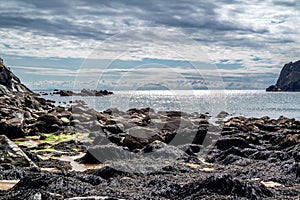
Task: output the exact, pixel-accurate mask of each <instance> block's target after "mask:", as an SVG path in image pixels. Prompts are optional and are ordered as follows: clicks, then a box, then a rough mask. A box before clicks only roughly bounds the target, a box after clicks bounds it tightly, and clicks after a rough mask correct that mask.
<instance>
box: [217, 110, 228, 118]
mask: <svg viewBox="0 0 300 200" xmlns="http://www.w3.org/2000/svg"><path fill="white" fill-rule="evenodd" d="M228 115H229V113H227V112H225V111H221V112H220V113H219V114H217V116H216V118H225V117H227V116H228Z"/></svg>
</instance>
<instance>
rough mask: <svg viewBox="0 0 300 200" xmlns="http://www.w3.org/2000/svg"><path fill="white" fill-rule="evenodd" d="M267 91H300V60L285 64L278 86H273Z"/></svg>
mask: <svg viewBox="0 0 300 200" xmlns="http://www.w3.org/2000/svg"><path fill="white" fill-rule="evenodd" d="M266 90H267V91H274V92H275V91H300V60H299V61H297V62H294V63H293V62H290V63H288V64H285V65H284V67H283V69H282V70H281V72H280V76H279V78H278V80H277V83H276V85H271V86H270V87H268V88H267V89H266Z"/></svg>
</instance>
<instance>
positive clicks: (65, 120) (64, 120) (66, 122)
mask: <svg viewBox="0 0 300 200" xmlns="http://www.w3.org/2000/svg"><path fill="white" fill-rule="evenodd" d="M60 120H61V121H62V122H63V123H64V124H69V123H70V120H69V119H68V118H66V117H62V118H60Z"/></svg>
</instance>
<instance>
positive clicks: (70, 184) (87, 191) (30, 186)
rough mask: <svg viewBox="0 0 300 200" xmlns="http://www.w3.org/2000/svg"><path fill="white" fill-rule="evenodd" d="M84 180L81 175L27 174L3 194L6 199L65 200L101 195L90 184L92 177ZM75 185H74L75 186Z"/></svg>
mask: <svg viewBox="0 0 300 200" xmlns="http://www.w3.org/2000/svg"><path fill="white" fill-rule="evenodd" d="M88 177H89V179H90V180H86V179H85V178H84V177H83V176H82V175H79V174H78V175H77V176H76V175H75V176H73V175H72V174H69V173H64V172H62V173H49V172H40V173H29V174H27V175H26V176H25V177H24V178H22V179H21V180H20V181H19V182H18V183H17V184H16V185H15V187H14V188H13V189H11V190H9V191H7V192H6V193H5V197H8V199H32V198H34V197H37V196H41V199H66V198H71V197H78V196H92V195H101V194H100V192H98V191H97V189H96V188H95V187H94V186H93V185H92V184H91V183H90V182H91V179H92V178H93V179H95V181H98V180H96V177H95V178H94V177H93V176H88ZM75 183H76V184H75Z"/></svg>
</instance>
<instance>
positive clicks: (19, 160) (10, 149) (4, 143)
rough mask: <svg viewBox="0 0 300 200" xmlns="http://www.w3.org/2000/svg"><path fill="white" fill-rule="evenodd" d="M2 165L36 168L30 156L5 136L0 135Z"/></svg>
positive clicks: (0, 160)
mask: <svg viewBox="0 0 300 200" xmlns="http://www.w3.org/2000/svg"><path fill="white" fill-rule="evenodd" d="M0 163H10V164H12V165H14V166H22V167H29V166H31V167H36V165H35V164H34V163H33V162H32V161H31V160H30V159H29V158H28V156H27V155H26V154H25V153H24V152H23V151H22V150H21V149H20V148H19V147H18V146H17V145H15V144H14V143H13V142H12V141H11V140H10V139H8V138H7V137H6V136H5V135H0Z"/></svg>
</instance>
